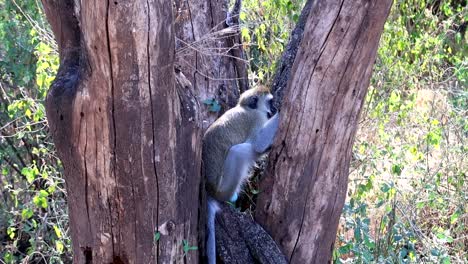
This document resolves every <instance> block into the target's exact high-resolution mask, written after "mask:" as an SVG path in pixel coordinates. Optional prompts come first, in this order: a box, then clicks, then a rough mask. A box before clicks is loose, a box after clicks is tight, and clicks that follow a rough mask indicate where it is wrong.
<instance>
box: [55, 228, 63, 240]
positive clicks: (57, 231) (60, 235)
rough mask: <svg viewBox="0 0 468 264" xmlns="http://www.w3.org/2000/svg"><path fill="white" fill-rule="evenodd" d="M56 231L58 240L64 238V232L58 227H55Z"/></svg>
mask: <svg viewBox="0 0 468 264" xmlns="http://www.w3.org/2000/svg"><path fill="white" fill-rule="evenodd" d="M54 231H55V235H57V237H58V238H62V232H61V231H60V229H59V228H58V227H57V226H56V225H54Z"/></svg>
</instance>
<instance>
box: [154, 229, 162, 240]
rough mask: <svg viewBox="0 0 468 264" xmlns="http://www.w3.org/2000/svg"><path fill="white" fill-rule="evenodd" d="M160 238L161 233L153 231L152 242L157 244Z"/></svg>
mask: <svg viewBox="0 0 468 264" xmlns="http://www.w3.org/2000/svg"><path fill="white" fill-rule="evenodd" d="M160 238H161V233H160V232H159V231H155V232H154V235H153V242H158V241H159V239H160Z"/></svg>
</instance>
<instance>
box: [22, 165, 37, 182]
mask: <svg viewBox="0 0 468 264" xmlns="http://www.w3.org/2000/svg"><path fill="white" fill-rule="evenodd" d="M34 172H35V171H34V170H33V169H31V168H28V167H24V168H22V169H21V174H23V175H24V176H25V177H26V180H27V181H28V183H29V184H31V183H32V182H33V181H34V180H35V179H36V175H35V173H34Z"/></svg>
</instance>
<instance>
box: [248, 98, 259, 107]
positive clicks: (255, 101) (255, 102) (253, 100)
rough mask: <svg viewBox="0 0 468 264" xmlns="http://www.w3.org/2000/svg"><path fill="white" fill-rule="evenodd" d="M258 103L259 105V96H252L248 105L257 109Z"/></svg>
mask: <svg viewBox="0 0 468 264" xmlns="http://www.w3.org/2000/svg"><path fill="white" fill-rule="evenodd" d="M257 105H258V96H252V97H250V98H249V99H248V101H247V106H248V107H249V108H250V109H257Z"/></svg>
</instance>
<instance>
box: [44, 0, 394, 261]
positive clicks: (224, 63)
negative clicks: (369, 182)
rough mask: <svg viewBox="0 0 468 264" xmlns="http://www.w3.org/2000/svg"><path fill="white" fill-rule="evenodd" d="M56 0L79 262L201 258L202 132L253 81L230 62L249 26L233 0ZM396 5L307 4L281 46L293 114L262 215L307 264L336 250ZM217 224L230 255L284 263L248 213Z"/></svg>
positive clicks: (58, 136)
mask: <svg viewBox="0 0 468 264" xmlns="http://www.w3.org/2000/svg"><path fill="white" fill-rule="evenodd" d="M235 2H236V3H238V1H235ZM377 2H378V3H377ZM43 4H44V7H45V11H46V14H47V17H48V19H49V21H50V23H51V25H52V29H53V31H54V34H55V36H56V38H57V42H58V45H59V52H60V59H61V66H60V69H59V72H58V74H57V78H56V80H55V82H54V84H53V85H52V87H51V89H50V91H49V94H48V98H47V102H46V109H47V116H48V120H49V124H50V129H51V133H52V136H53V138H54V141H55V144H56V147H57V151H58V154H59V156H60V158H61V160H62V162H63V166H64V170H65V180H66V183H67V191H68V203H69V208H70V225H71V236H72V241H73V251H74V263H156V262H160V263H174V262H176V263H180V262H187V263H197V262H199V260H200V258H199V255H200V254H199V253H200V252H201V251H202V250H203V247H202V246H203V243H199V242H200V241H203V239H204V236H203V231H202V230H204V226H203V223H204V217H205V216H204V213H203V211H204V204H203V203H202V201H203V199H200V197H203V193H204V192H200V190H202V189H200V188H201V187H203V183H202V181H201V177H200V162H201V161H200V158H201V155H200V154H201V153H200V151H201V135H202V130H203V128H205V127H207V126H208V125H209V124H210V123H211V121H213V120H214V118H215V116H216V115H213V114H209V113H207V111H206V109H205V108H202V107H201V106H200V104H199V103H198V100H204V99H208V98H215V99H217V100H219V102H220V103H221V106H223V107H224V109H222V110H221V112H222V111H223V110H226V109H227V108H228V107H230V106H232V105H234V104H235V102H236V100H237V97H238V95H239V91H243V90H245V89H246V87H247V84H248V82H247V79H246V71H245V67H243V66H242V64H239V60H238V59H234V58H232V57H233V56H239V54H240V53H241V49H240V48H239V49H237V46H236V43H238V42H239V39H238V31H237V30H238V28H237V27H236V26H235V23H234V25H233V24H230V23H225V18H226V9H227V1H225V0H223V1H211V0H210V1H196V0H189V1H181V0H176V1H175V5H174V6H175V10H172V2H171V1H162V0H153V1H148V0H146V1H142V0H137V1H133V2H124V1H121V0H114V1H109V0H107V1H97V2H92V3H91V2H89V1H78V0H43ZM390 4H391V0H384V1H372V2H370V1H364V0H362V1H357V2H356V3H354V2H352V1H348V2H346V3H343V2H339V1H335V2H329V1H325V0H317V1H309V2H308V3H307V4H306V9H305V10H304V12H303V15H302V16H301V21H302V22H300V23H299V24H298V27H297V28H296V30H295V33H294V34H293V36H294V37H293V39H292V40H291V43H290V45H289V46H288V49H287V51H286V54H285V56H283V62H282V64H281V65H282V66H281V67H280V69H279V70H278V74H277V78H276V80H278V81H275V84H274V86H275V87H280V88H282V87H286V89H284V91H285V94H284V98H286V100H285V103H284V104H283V110H282V112H281V116H282V118H283V119H284V120H285V118H284V117H288V121H287V123H286V122H283V123H282V124H281V127H280V132H279V134H278V137H277V140H276V143H275V146H274V148H273V151H272V154H271V155H270V162H269V164H270V165H269V168H268V171H267V176H266V177H265V178H264V180H263V182H262V183H261V187H262V189H263V190H264V192H263V193H262V194H261V195H260V197H259V204H258V212H257V219H258V220H259V221H260V222H261V223H262V224H264V225H265V226H266V227H267V228H268V229H269V230H270V232H271V234H272V235H273V237H274V238H275V239H276V241H277V242H279V243H280V245H281V246H282V248H283V250H284V252H285V253H287V256H288V257H289V259H290V260H292V262H294V263H303V262H316V263H323V262H326V261H328V260H329V259H330V256H331V250H332V249H333V241H334V238H335V233H336V227H337V224H338V218H339V214H340V213H341V208H342V206H343V201H344V194H345V191H346V181H347V172H348V166H349V158H350V153H351V145H352V139H353V136H354V133H355V129H356V124H357V118H358V115H359V111H360V108H361V104H362V101H363V98H364V96H365V92H366V89H367V85H368V82H369V77H370V72H371V66H372V63H373V60H374V58H375V52H376V48H377V43H378V39H379V36H380V33H381V31H382V27H383V22H384V21H385V18H386V16H387V14H388V10H389V6H390ZM75 14H79V15H78V16H75ZM173 14H174V17H173ZM235 20H236V19H233V21H234V22H235ZM173 21H174V22H173ZM173 23H175V24H174V26H173ZM228 24H229V25H228ZM175 36H177V38H178V39H177V41H176V39H175ZM226 36H229V37H227V38H226ZM174 43H177V44H176V45H174ZM299 45H300V46H299ZM233 47H234V48H233ZM210 49H212V50H215V52H214V53H213V54H210V52H211V51H210ZM220 51H221V52H220ZM296 54H297V56H296ZM296 58H297V59H296ZM293 62H294V65H293V67H292V68H291V65H292V63H293ZM174 66H176V68H177V70H176V73H174ZM244 66H245V65H244ZM185 76H186V77H185ZM288 80H289V81H288ZM286 83H288V85H287V86H285V84H286ZM274 90H275V91H280V92H279V93H276V94H278V97H279V98H281V97H282V94H283V93H282V90H281V89H276V88H274ZM330 102H331V103H330ZM296 113H300V114H299V115H297V114H296ZM304 113H311V115H312V118H307V117H304V115H303V114H304ZM311 131H312V132H311ZM336 157H339V159H338V158H336ZM293 176H295V177H293ZM335 186H336V188H335ZM322 190H323V191H322ZM321 191H322V192H321ZM304 193H305V194H307V195H305V196H302V195H301V194H304ZM199 200H201V202H199V203H197V202H195V201H199ZM202 205H203V206H202ZM199 208H201V209H200V210H199ZM286 208H287V210H288V211H286ZM223 223H224V224H223ZM233 225H235V226H236V228H233V227H232V226H233ZM217 227H221V228H218V229H217V230H218V231H217V236H219V238H220V239H219V240H218V245H220V248H221V251H220V254H224V255H223V256H222V257H223V259H225V260H229V259H236V260H240V258H237V256H240V255H243V256H245V259H256V260H257V261H259V262H261V263H283V262H284V257H283V256H282V255H281V253H280V252H279V250H278V248H277V247H276V246H275V245H274V243H272V241H267V242H263V241H264V240H265V239H267V240H268V239H269V237H268V235H266V234H265V233H264V232H263V231H262V230H261V228H259V226H258V225H255V223H253V222H251V221H249V219H247V218H246V216H245V215H240V214H238V213H236V212H234V211H232V210H231V211H229V210H227V209H223V212H222V213H220V216H219V218H218V220H217ZM225 227H227V228H225ZM229 230H231V231H230V232H231V233H229V232H228V231H229ZM219 234H221V235H219ZM240 240H244V242H243V243H240V242H239V243H237V241H240ZM238 245H241V246H239V247H238ZM190 246H198V247H199V250H198V251H197V250H190V249H193V248H191V247H190ZM236 247H238V248H237V250H236ZM240 248H242V250H249V252H250V253H249V254H243V252H240V251H239V249H240ZM233 252H235V254H234V253H233ZM236 254H237V255H236ZM252 261H253V260H252Z"/></svg>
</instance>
